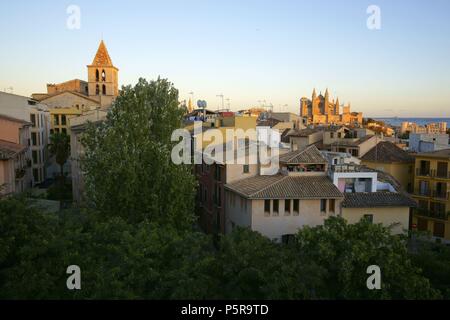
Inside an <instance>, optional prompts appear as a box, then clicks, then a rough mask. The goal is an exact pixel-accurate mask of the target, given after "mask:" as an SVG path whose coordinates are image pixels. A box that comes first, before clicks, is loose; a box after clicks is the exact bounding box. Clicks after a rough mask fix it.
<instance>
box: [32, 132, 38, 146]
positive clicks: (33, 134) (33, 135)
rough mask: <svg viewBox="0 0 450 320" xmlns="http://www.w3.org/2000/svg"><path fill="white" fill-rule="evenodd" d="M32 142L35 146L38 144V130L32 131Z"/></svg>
mask: <svg viewBox="0 0 450 320" xmlns="http://www.w3.org/2000/svg"><path fill="white" fill-rule="evenodd" d="M31 143H32V144H33V146H37V135H36V132H32V133H31Z"/></svg>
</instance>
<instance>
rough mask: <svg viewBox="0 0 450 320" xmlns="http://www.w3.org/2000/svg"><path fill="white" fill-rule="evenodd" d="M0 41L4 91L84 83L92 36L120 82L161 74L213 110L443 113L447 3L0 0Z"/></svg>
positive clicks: (447, 103)
mask: <svg viewBox="0 0 450 320" xmlns="http://www.w3.org/2000/svg"><path fill="white" fill-rule="evenodd" d="M70 5H76V6H78V7H79V8H80V28H79V29H71V28H68V27H67V20H68V19H69V18H70V17H71V14H70V13H67V8H68V7H69V6H70ZM370 5H376V6H378V7H379V8H380V18H381V19H380V29H375V30H373V29H369V28H368V27H367V20H368V18H369V17H370V16H371V14H370V13H367V8H368V7H369V6H370ZM0 37H1V42H0V43H1V44H0V90H2V91H5V90H7V91H8V92H10V91H11V89H8V88H10V87H12V88H13V89H12V90H13V92H14V93H15V94H21V95H31V93H35V92H45V90H46V84H47V83H58V82H63V81H67V80H70V79H75V78H79V79H83V80H86V79H87V68H86V65H88V64H90V63H91V62H92V59H93V57H94V55H95V52H96V50H97V47H98V45H99V42H100V40H101V39H103V40H104V41H105V44H106V46H107V48H108V51H109V54H110V56H111V58H112V61H113V63H114V65H115V66H116V67H118V68H119V70H120V71H119V84H120V85H128V84H135V83H136V82H137V80H138V79H139V78H140V77H143V78H147V79H156V78H157V77H158V76H161V77H163V78H168V79H169V80H170V81H171V82H173V83H174V86H175V87H176V88H178V89H179V91H180V100H184V99H189V97H191V95H190V94H189V93H190V92H194V93H193V98H194V101H197V100H198V99H202V100H206V101H207V103H208V108H210V109H213V110H215V109H217V108H219V107H221V105H222V100H221V98H220V97H217V95H220V94H223V95H224V97H225V99H227V98H228V99H230V100H229V105H230V108H231V109H232V110H235V111H236V110H240V109H243V108H248V107H252V106H258V105H260V104H262V103H264V102H262V101H265V104H266V105H268V104H272V105H273V108H274V111H291V112H296V113H298V111H299V100H300V98H301V97H303V96H306V97H309V98H310V97H311V93H312V90H313V88H316V90H317V92H318V93H319V92H320V91H322V93H324V91H325V89H326V88H328V89H329V92H330V95H331V98H335V97H336V96H338V97H339V100H340V102H341V103H349V102H350V103H351V107H352V111H361V112H363V113H364V116H371V117H388V116H390V117H392V116H399V117H450V1H448V0H429V1H425V0H423V1H419V0H417V1H413V0H409V1H406V0H370V1H366V0H339V1H336V0H329V1H326V0H314V1H313V0H308V1H306V0H291V1H287V0H273V1H264V0H257V1H256V0H240V1H235V0H227V1H223V0H221V1H218V0H164V1H161V0H158V1H156V0H150V1H149V0H146V1H143V0H142V1H138V0H129V1H117V0H109V1H106V0H102V1H101V0H96V1H81V0H71V1H56V0H53V1H51V0H45V1H44V0H40V1H25V0H16V1H0ZM227 106H228V102H227V101H225V107H227Z"/></svg>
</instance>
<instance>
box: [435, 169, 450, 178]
mask: <svg viewBox="0 0 450 320" xmlns="http://www.w3.org/2000/svg"><path fill="white" fill-rule="evenodd" d="M433 171H434V170H433ZM435 173H436V174H435V175H433V177H436V178H440V179H450V171H449V172H438V171H436V172H435Z"/></svg>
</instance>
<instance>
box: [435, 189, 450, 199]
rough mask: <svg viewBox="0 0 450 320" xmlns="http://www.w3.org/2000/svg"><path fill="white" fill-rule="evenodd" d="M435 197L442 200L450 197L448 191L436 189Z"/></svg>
mask: <svg viewBox="0 0 450 320" xmlns="http://www.w3.org/2000/svg"><path fill="white" fill-rule="evenodd" d="M433 198H436V199H440V200H448V199H449V196H448V192H446V191H437V190H434V191H433Z"/></svg>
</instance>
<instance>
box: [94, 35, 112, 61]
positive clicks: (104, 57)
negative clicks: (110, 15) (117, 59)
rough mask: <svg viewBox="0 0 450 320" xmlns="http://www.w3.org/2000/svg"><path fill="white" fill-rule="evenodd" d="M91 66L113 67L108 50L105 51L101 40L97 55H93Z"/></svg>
mask: <svg viewBox="0 0 450 320" xmlns="http://www.w3.org/2000/svg"><path fill="white" fill-rule="evenodd" d="M91 65H93V66H107V67H113V63H112V60H111V57H110V56H109V54H108V50H107V49H106V46H105V43H104V42H103V40H102V41H101V42H100V45H99V46H98V49H97V53H96V54H95V57H94V60H93V61H92V64H91Z"/></svg>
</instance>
